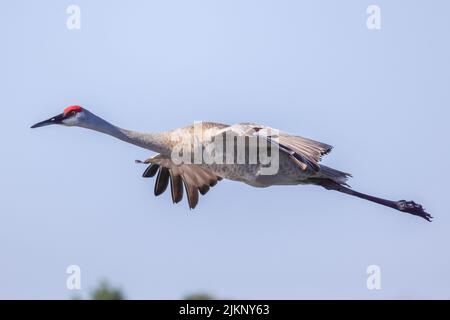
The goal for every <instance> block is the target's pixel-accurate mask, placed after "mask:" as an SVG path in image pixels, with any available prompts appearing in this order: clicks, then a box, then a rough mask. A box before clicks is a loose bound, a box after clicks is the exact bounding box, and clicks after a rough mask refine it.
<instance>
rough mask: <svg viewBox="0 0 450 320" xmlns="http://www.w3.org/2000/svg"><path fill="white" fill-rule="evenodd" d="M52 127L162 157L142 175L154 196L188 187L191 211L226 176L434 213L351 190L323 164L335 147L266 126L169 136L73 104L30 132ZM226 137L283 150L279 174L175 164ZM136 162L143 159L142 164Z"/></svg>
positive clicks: (254, 166) (176, 195)
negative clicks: (189, 151) (188, 148)
mask: <svg viewBox="0 0 450 320" xmlns="http://www.w3.org/2000/svg"><path fill="white" fill-rule="evenodd" d="M51 124H60V125H64V126H69V127H70V126H77V127H83V128H87V129H91V130H95V131H98V132H102V133H105V134H108V135H111V136H113V137H116V138H118V139H120V140H123V141H125V142H128V143H131V144H134V145H136V146H139V147H142V148H145V149H148V150H151V151H153V152H156V153H158V154H157V155H156V156H153V157H151V158H149V159H147V160H145V161H143V162H142V163H145V164H149V166H148V167H147V168H146V170H145V171H144V173H143V177H153V176H155V175H157V177H156V182H155V188H154V194H155V196H158V195H160V194H162V193H163V192H164V191H165V190H166V189H167V186H168V184H169V181H170V185H171V187H170V189H171V193H172V200H173V202H174V203H178V202H180V201H181V200H182V198H183V185H184V188H185V190H186V193H187V198H188V204H189V208H191V209H193V208H195V206H196V205H197V203H198V193H199V192H200V193H201V194H202V195H204V194H206V192H208V190H209V189H210V187H213V186H214V185H215V184H216V183H217V182H218V181H220V180H221V179H222V178H226V179H230V180H234V181H240V182H244V183H246V184H248V185H251V186H254V187H269V186H273V185H298V184H311V185H317V186H321V187H323V188H325V189H328V190H335V191H338V192H341V193H345V194H348V195H352V196H356V197H358V198H362V199H365V200H369V201H372V202H375V203H378V204H381V205H384V206H387V207H390V208H393V209H396V210H399V211H402V212H406V213H410V214H412V215H416V216H419V217H422V218H423V219H425V220H427V221H431V219H432V217H431V215H430V214H428V213H427V212H425V210H424V209H423V207H422V206H421V205H420V204H417V203H415V202H414V201H405V200H399V201H391V200H386V199H381V198H377V197H374V196H371V195H367V194H364V193H360V192H357V191H354V190H352V189H350V188H349V186H348V185H347V183H346V182H347V179H348V178H349V177H350V176H351V175H350V174H348V173H345V172H342V171H339V170H335V169H332V168H330V167H327V166H325V165H322V164H319V162H320V160H321V157H322V156H323V155H326V154H327V153H329V152H330V151H331V149H332V146H330V145H328V144H325V143H321V142H318V141H314V140H311V139H307V138H303V137H300V136H295V135H290V134H287V133H284V132H278V131H276V130H275V129H272V128H270V127H267V126H262V125H258V124H251V123H240V124H236V125H225V124H220V123H213V122H205V123H202V131H201V133H200V134H199V133H198V132H197V133H196V132H195V126H194V125H190V126H187V127H183V128H180V129H175V130H171V131H167V132H160V133H142V132H136V131H132V130H126V129H122V128H119V127H117V126H114V125H112V124H110V123H109V122H107V121H105V120H103V119H101V118H100V117H98V116H96V115H94V114H93V113H91V112H89V111H88V110H87V109H85V108H82V107H80V106H76V105H74V106H69V107H67V108H65V109H64V111H63V113H61V114H59V115H57V116H55V117H52V118H50V119H48V120H45V121H42V122H39V123H36V124H35V125H33V126H32V127H31V128H37V127H42V126H46V125H51ZM271 132H275V133H271ZM224 134H225V135H226V134H228V135H231V136H232V137H233V138H234V137H244V138H251V137H257V138H258V139H260V140H263V141H265V142H267V145H268V146H270V147H271V148H274V149H273V150H276V152H278V162H279V163H278V168H277V171H276V172H275V173H273V174H261V172H262V169H263V168H264V167H265V166H266V164H264V163H262V162H261V161H257V162H255V163H249V162H244V163H211V162H208V163H207V162H206V161H203V162H199V163H198V162H197V163H195V162H193V163H186V162H185V163H179V162H177V161H174V159H173V154H174V149H175V148H176V147H177V146H178V145H180V144H181V142H182V141H186V140H187V141H190V142H189V143H191V142H192V141H194V142H195V141H196V142H197V144H198V143H199V144H200V147H201V150H202V151H203V152H205V154H207V151H206V150H207V149H208V145H207V142H206V140H205V139H206V138H205V137H209V138H211V137H219V136H222V135H224ZM248 145H249V144H245V145H244V147H245V148H247V149H249V147H248ZM247 151H248V150H247ZM272 152H273V151H272ZM190 159H192V158H190ZM245 159H247V158H245ZM137 162H141V161H138V160H137Z"/></svg>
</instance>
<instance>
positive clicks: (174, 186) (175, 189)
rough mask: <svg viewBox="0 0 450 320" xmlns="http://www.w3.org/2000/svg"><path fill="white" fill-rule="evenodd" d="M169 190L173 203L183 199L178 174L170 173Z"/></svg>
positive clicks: (181, 181)
mask: <svg viewBox="0 0 450 320" xmlns="http://www.w3.org/2000/svg"><path fill="white" fill-rule="evenodd" d="M170 191H171V193H172V201H173V203H178V202H180V201H181V200H182V199H183V180H182V179H181V177H180V176H176V175H174V174H172V173H170Z"/></svg>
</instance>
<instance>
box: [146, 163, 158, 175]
mask: <svg viewBox="0 0 450 320" xmlns="http://www.w3.org/2000/svg"><path fill="white" fill-rule="evenodd" d="M158 169H159V165H158V164H156V163H154V164H151V165H149V166H148V167H147V169H145V171H144V173H143V174H142V176H143V177H144V178H151V177H153V176H155V174H156V173H157V172H158Z"/></svg>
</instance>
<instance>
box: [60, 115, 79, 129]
mask: <svg viewBox="0 0 450 320" xmlns="http://www.w3.org/2000/svg"><path fill="white" fill-rule="evenodd" d="M78 122H79V121H78V117H77V116H74V117H70V118H67V119H64V120H63V121H62V123H63V124H64V125H66V126H69V127H70V126H75V125H77V124H78Z"/></svg>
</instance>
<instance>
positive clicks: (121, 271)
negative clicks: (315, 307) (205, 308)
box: [0, 0, 450, 299]
mask: <svg viewBox="0 0 450 320" xmlns="http://www.w3.org/2000/svg"><path fill="white" fill-rule="evenodd" d="M70 4H77V5H79V7H80V8H81V29H80V30H68V29H67V27H66V19H67V17H68V15H67V13H66V8H67V6H68V5H70ZM371 4H376V5H379V6H380V8H381V30H377V31H373V30H372V31H371V30H368V29H367V27H366V19H367V14H366V8H367V7H368V6H369V5H371ZM449 10H450V5H449V3H448V1H433V2H432V3H431V2H429V1H418V0H416V1H406V0H404V1H395V2H393V1H356V0H354V1H340V2H337V1H331V0H329V1H312V0H311V1H293V0H292V1H287V0H282V1H273V0H272V1H256V0H254V1H249V0H243V1H242V0H240V1H237V0H233V1H223V0H221V1H206V0H204V1H197V0H190V1H181V0H179V1H178V0H172V1H134V2H132V3H130V2H123V1H81V0H80V1H75V2H69V1H39V2H33V1H10V2H8V3H5V4H3V5H2V10H1V11H0V12H1V13H0V34H1V39H2V43H3V45H2V50H1V51H0V61H1V62H0V63H1V69H2V72H1V74H0V88H1V97H2V104H1V105H2V107H1V108H2V124H1V125H0V137H1V146H2V157H1V158H2V159H1V164H2V165H1V166H0V174H1V177H2V179H1V181H0V192H1V195H2V196H1V199H2V201H0V252H1V258H0V298H3V299H5V298H38V299H42V298H56V299H67V298H70V297H72V296H73V295H84V296H86V295H87V293H88V292H89V290H90V289H92V288H93V287H95V286H96V285H97V284H98V281H99V280H100V279H104V278H106V279H109V280H110V281H111V282H112V283H113V284H116V285H119V286H122V287H123V288H124V290H125V292H126V295H127V296H128V297H129V298H150V299H164V298H167V299H176V298H180V297H182V296H183V295H185V294H187V293H191V292H196V291H206V292H209V293H212V294H214V295H215V296H218V297H222V298H252V299H253V298H261V299H263V298H268V299H280V298H287V299H297V298H326V299H328V298H337V299H345V298H360V299H379V298H388V299H395V298H445V299H449V298H450V273H449V270H450V257H449V250H448V245H449V242H450V235H449V228H450V217H449V210H448V207H447V204H446V201H447V197H448V181H449V178H450V174H449V171H448V170H447V168H446V166H447V165H448V163H449V161H450V152H449V147H448V141H447V139H448V137H449V134H450V129H449V126H448V118H449V115H450V114H449V111H448V110H449V109H448V107H449V102H450V90H449V84H450V60H449V56H450V46H449V42H448V36H449V31H450V20H449V19H448V12H449ZM72 104H80V105H82V106H84V107H86V108H88V109H89V110H90V111H92V112H94V113H96V114H97V115H99V116H101V117H103V118H105V119H107V120H108V121H111V122H112V123H114V124H116V125H119V126H122V127H125V128H130V129H135V130H142V131H159V130H167V129H171V128H176V127H180V126H183V125H187V124H192V123H193V122H194V121H198V120H204V121H217V122H223V123H230V124H232V123H238V122H248V121H251V122H258V123H263V124H266V125H271V126H273V127H275V128H279V129H282V130H284V131H288V132H291V133H295V134H299V135H303V136H306V137H309V138H313V139H316V140H319V141H323V142H326V143H329V144H332V145H333V146H335V149H334V150H333V152H332V153H331V154H330V155H328V156H327V157H326V158H325V159H324V163H325V164H327V165H329V166H332V167H335V168H337V169H341V170H344V171H348V172H351V173H352V174H353V175H354V178H353V179H352V180H351V181H350V184H351V185H352V186H353V187H354V188H355V189H357V190H360V191H363V192H367V193H371V194H374V195H378V196H383V197H386V198H390V199H394V200H397V199H403V198H406V199H408V200H409V199H413V200H416V201H418V202H421V203H423V204H424V206H425V207H426V208H427V209H428V211H429V212H431V213H432V214H433V215H434V216H435V218H436V219H435V221H434V222H433V223H431V224H430V223H427V222H425V221H424V220H422V219H419V218H416V217H413V216H409V215H406V214H402V213H400V212H397V211H394V210H391V209H389V208H384V207H381V206H378V205H375V204H372V203H368V202H365V201H362V200H359V199H355V198H350V197H348V196H345V195H340V194H337V193H334V192H331V191H326V190H322V189H319V188H317V187H313V186H298V187H292V186H291V187H273V188H267V189H255V188H251V187H249V186H246V185H242V184H238V183H235V182H231V181H223V182H221V183H219V184H218V185H217V186H216V187H215V188H214V189H213V190H212V191H210V192H209V193H208V195H207V196H205V197H202V198H201V199H200V204H199V206H198V207H197V208H196V209H195V210H194V211H189V209H188V207H187V204H186V203H185V202H183V203H181V204H179V205H172V203H171V199H170V195H169V194H164V195H163V196H161V197H159V198H155V197H154V196H153V194H152V193H153V181H149V180H146V179H142V178H141V173H142V171H143V169H144V168H143V167H142V166H140V165H137V164H135V163H134V160H135V159H144V158H146V157H148V156H149V155H150V153H149V152H147V151H146V150H143V149H139V148H137V147H134V146H131V145H127V144H124V143H123V142H121V141H118V140H114V139H112V138H111V137H109V136H105V135H101V134H99V133H95V132H92V131H88V130H84V129H80V128H62V127H56V126H55V127H46V128H42V129H37V130H30V129H29V126H30V125H32V124H33V123H35V122H37V121H40V120H44V119H46V118H47V117H50V116H52V115H55V114H57V113H59V112H61V111H62V109H63V108H64V107H65V106H68V105H72ZM72 264H76V265H79V266H80V267H81V270H82V271H81V272H82V275H81V283H82V290H81V291H76V292H74V291H70V290H68V289H67V288H66V278H67V276H68V275H67V274H66V268H67V266H69V265H72ZM372 264H376V265H378V266H380V268H381V285H382V289H381V290H368V289H367V287H366V279H367V274H366V268H367V266H369V265H372Z"/></svg>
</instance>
